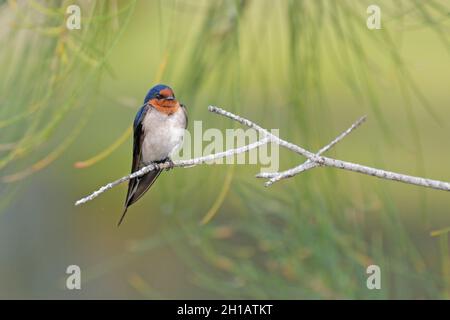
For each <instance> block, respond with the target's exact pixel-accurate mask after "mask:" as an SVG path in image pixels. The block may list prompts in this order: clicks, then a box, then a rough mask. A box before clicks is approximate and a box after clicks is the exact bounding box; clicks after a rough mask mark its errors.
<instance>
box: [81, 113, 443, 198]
mask: <svg viewBox="0 0 450 320" xmlns="http://www.w3.org/2000/svg"><path fill="white" fill-rule="evenodd" d="M208 110H209V111H211V112H214V113H217V114H219V115H222V116H225V117H228V118H230V119H232V120H235V121H237V122H239V123H241V124H243V125H246V126H248V127H250V128H253V129H255V130H257V131H258V132H260V133H261V134H262V135H263V138H262V139H260V140H259V141H256V142H254V143H251V144H248V145H245V146H243V147H239V148H235V149H229V150H226V151H224V152H219V153H215V154H210V155H207V156H203V157H198V158H194V159H189V160H179V161H174V162H173V164H172V163H170V162H165V163H161V164H150V165H148V166H146V167H144V168H142V169H140V170H139V171H136V172H133V173H132V174H129V175H127V176H124V177H122V178H120V179H118V180H116V181H113V182H111V183H108V184H107V185H105V186H103V187H101V188H100V189H98V190H97V191H95V192H93V193H92V194H90V195H88V196H86V197H84V198H82V199H80V200H78V201H77V202H76V203H75V205H80V204H83V203H86V202H88V201H91V200H93V199H95V198H96V197H98V196H99V195H100V194H102V193H103V192H105V191H107V190H109V189H112V188H113V187H115V186H117V185H119V184H121V183H123V182H125V181H128V180H130V179H132V178H136V177H140V176H143V175H144V174H146V173H148V172H150V171H152V170H156V169H168V168H170V167H172V165H173V167H193V166H196V165H199V164H204V163H206V162H212V161H214V160H217V159H220V158H226V157H229V156H233V155H236V154H241V153H244V152H248V151H250V150H252V149H256V148H258V147H260V146H262V145H264V144H267V143H277V144H278V145H280V146H282V147H285V148H287V149H289V150H291V151H294V152H295V153H298V154H300V155H302V156H304V157H306V158H307V160H306V161H305V162H304V163H303V164H301V165H299V166H297V167H294V168H292V169H289V170H286V171H283V172H279V173H278V172H277V173H273V174H270V173H261V174H260V175H258V177H265V178H270V180H269V181H268V182H266V186H268V185H271V184H273V183H274V182H276V181H279V180H281V179H285V178H289V177H293V176H295V175H297V174H299V173H300V172H303V171H306V170H309V169H312V168H315V167H318V166H326V167H333V168H338V169H342V170H348V171H354V172H358V173H362V174H366V175H371V176H375V177H378V178H381V179H387V180H394V181H400V182H404V183H409V184H414V185H418V186H423V187H428V188H433V189H438V190H444V191H450V183H448V182H444V181H438V180H432V179H427V178H421V177H415V176H409V175H405V174H400V173H396V172H392V171H386V170H382V169H377V168H372V167H368V166H363V165H360V164H357V163H352V162H348V161H342V160H338V159H333V158H329V157H324V156H322V155H321V154H322V153H324V152H326V151H328V150H330V149H331V148H332V147H333V146H334V145H336V144H337V143H338V142H339V141H341V140H342V139H343V138H345V137H346V136H347V135H348V134H349V133H350V132H352V131H353V130H354V129H356V128H357V127H358V126H359V125H361V123H363V122H364V120H365V117H362V118H361V119H359V120H358V121H357V122H355V123H354V124H353V125H352V126H351V127H350V128H349V129H347V130H346V131H345V132H343V133H342V134H341V135H339V136H338V137H336V139H334V140H333V141H332V142H330V143H329V144H328V145H326V146H324V147H323V148H322V149H320V150H319V151H318V152H317V153H315V154H314V153H312V152H310V151H308V150H306V149H304V148H302V147H300V146H298V145H295V144H293V143H290V142H288V141H285V140H283V139H281V138H279V137H277V136H275V135H273V134H272V133H270V132H269V131H267V130H266V129H264V128H262V127H260V126H259V125H257V124H256V123H254V122H252V121H250V120H248V119H245V118H243V117H240V116H238V115H235V114H233V113H231V112H228V111H226V110H223V109H221V108H218V107H214V106H209V107H208Z"/></svg>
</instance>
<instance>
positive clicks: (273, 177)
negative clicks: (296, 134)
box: [256, 116, 367, 187]
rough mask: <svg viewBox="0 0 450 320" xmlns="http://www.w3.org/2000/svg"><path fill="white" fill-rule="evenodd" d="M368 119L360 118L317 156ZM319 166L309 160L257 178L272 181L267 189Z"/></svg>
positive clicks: (318, 153) (319, 152)
mask: <svg viewBox="0 0 450 320" xmlns="http://www.w3.org/2000/svg"><path fill="white" fill-rule="evenodd" d="M366 118H367V117H366V116H363V117H361V118H359V119H358V121H356V122H355V123H353V124H352V126H351V127H350V128H348V129H347V130H345V131H344V132H342V133H341V134H340V135H339V136H337V137H336V138H335V139H334V140H333V141H331V142H330V143H329V144H327V145H326V146H324V147H323V148H322V149H320V150H319V151H318V152H317V153H316V156H320V155H321V154H322V153H325V152H327V151H328V150H330V149H331V148H332V147H334V146H335V145H336V144H337V143H338V142H339V141H341V140H342V139H344V138H345V137H346V136H347V135H348V134H350V133H351V132H352V131H353V130H355V129H356V128H358V127H359V126H360V125H361V124H362V123H363V122H364V121H366ZM317 166H318V164H317V163H316V162H312V161H311V160H309V159H308V160H306V161H305V162H303V163H302V164H301V165H298V166H297V167H294V168H292V169H289V170H286V171H282V172H262V173H260V174H257V175H256V177H257V178H265V179H270V180H269V181H267V182H266V183H265V184H264V185H265V186H266V187H269V186H270V185H272V184H274V183H275V182H277V181H280V180H282V179H287V178H292V177H293V176H295V175H297V174H299V173H301V172H304V171H306V170H309V169H312V168H315V167H317Z"/></svg>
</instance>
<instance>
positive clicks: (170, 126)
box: [142, 108, 186, 164]
mask: <svg viewBox="0 0 450 320" xmlns="http://www.w3.org/2000/svg"><path fill="white" fill-rule="evenodd" d="M185 126H186V116H185V114H184V111H183V110H182V109H181V108H179V109H178V111H177V112H175V113H173V114H172V115H170V116H169V115H166V114H164V113H162V112H159V111H157V110H156V109H153V108H151V109H149V110H148V112H147V114H146V115H145V118H144V120H143V128H144V140H143V142H142V162H143V163H144V164H149V163H150V162H152V161H159V160H163V159H165V158H167V157H171V156H172V155H173V154H174V153H175V152H176V151H177V150H178V148H180V147H181V145H182V144H183V137H184V130H185Z"/></svg>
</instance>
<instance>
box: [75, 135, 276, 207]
mask: <svg viewBox="0 0 450 320" xmlns="http://www.w3.org/2000/svg"><path fill="white" fill-rule="evenodd" d="M268 142H269V139H268V137H263V138H262V139H260V140H258V141H256V142H253V143H251V144H249V145H245V146H243V147H239V148H236V149H229V150H226V151H223V152H219V153H215V154H210V155H207V156H204V157H198V158H194V159H189V160H179V161H174V162H173V163H171V162H164V163H160V164H150V165H148V166H146V167H143V168H142V169H140V170H138V171H135V172H133V173H132V174H129V175H127V176H124V177H122V178H120V179H117V180H116V181H113V182H111V183H108V184H107V185H105V186H103V187H101V188H100V189H98V190H97V191H94V192H93V193H91V194H90V195H88V196H86V197H84V198H82V199H80V200H78V201H77V202H75V205H76V206H78V205H80V204H83V203H86V202H88V201H91V200H93V199H94V198H97V197H98V196H99V195H100V194H102V193H103V192H105V191H108V190H109V189H112V188H114V187H115V186H117V185H119V184H121V183H123V182H125V181H128V180H130V179H133V178H137V177H140V176H143V175H144V174H146V173H148V172H150V171H153V170H156V169H168V168H171V167H174V168H175V167H194V166H196V165H199V164H203V163H205V162H209V161H214V160H217V159H221V158H227V157H230V156H233V155H235V154H240V153H244V152H247V151H250V150H252V149H256V148H258V147H260V146H262V145H264V144H266V143H268Z"/></svg>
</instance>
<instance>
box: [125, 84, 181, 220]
mask: <svg viewBox="0 0 450 320" xmlns="http://www.w3.org/2000/svg"><path fill="white" fill-rule="evenodd" d="M187 122H188V117H187V111H186V107H185V106H184V105H182V104H180V103H179V102H178V101H177V100H176V98H175V94H174V93H173V90H172V89H171V88H170V87H168V86H166V85H163V84H158V85H156V86H154V87H153V88H151V89H150V91H149V92H148V93H147V96H146V97H145V99H144V105H143V106H142V107H141V108H140V109H139V111H138V112H137V114H136V117H135V119H134V126H133V128H134V143H133V163H132V166H131V172H135V171H138V170H139V169H141V168H142V167H144V166H147V165H149V164H152V163H163V162H166V161H170V162H171V161H172V160H171V157H172V155H173V154H174V153H175V152H176V151H177V150H178V148H179V147H181V145H182V143H183V137H184V130H185V129H186V127H187ZM160 173H161V169H159V170H153V171H150V172H148V173H147V174H145V175H143V176H141V177H137V178H133V179H130V181H129V182H128V193H127V198H126V200H125V207H124V210H123V214H122V217H121V218H120V220H119V224H118V225H120V224H121V223H122V221H123V218H124V217H125V214H126V213H127V209H128V207H129V206H131V205H132V204H133V203H135V202H136V201H137V200H139V198H141V197H142V196H143V194H144V193H145V192H146V191H147V190H148V189H149V188H150V187H151V186H152V184H153V183H154V182H155V180H156V178H158V176H159V175H160Z"/></svg>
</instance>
